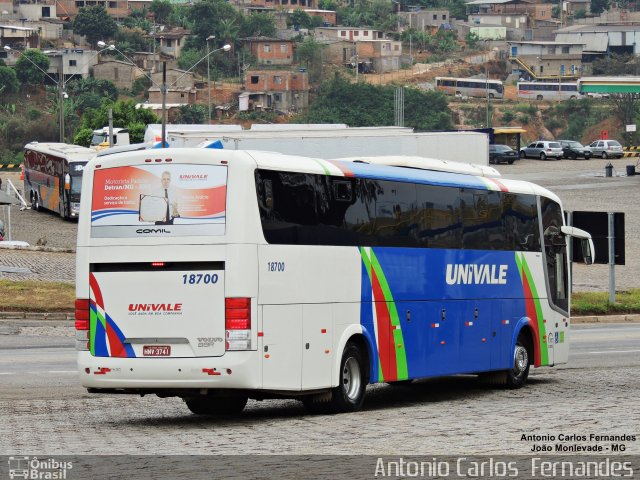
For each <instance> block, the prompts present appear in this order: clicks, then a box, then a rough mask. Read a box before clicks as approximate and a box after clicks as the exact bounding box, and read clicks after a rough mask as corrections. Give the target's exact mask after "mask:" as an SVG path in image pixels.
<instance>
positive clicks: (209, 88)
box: [207, 35, 216, 123]
mask: <svg viewBox="0 0 640 480" xmlns="http://www.w3.org/2000/svg"><path fill="white" fill-rule="evenodd" d="M215 38H216V36H215V35H209V36H208V37H207V95H208V104H209V117H208V118H209V121H208V122H207V123H211V69H210V68H209V40H214V39H215Z"/></svg>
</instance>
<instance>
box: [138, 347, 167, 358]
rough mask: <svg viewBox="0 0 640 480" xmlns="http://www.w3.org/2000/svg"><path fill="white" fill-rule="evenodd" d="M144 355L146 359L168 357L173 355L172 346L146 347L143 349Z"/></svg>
mask: <svg viewBox="0 0 640 480" xmlns="http://www.w3.org/2000/svg"><path fill="white" fill-rule="evenodd" d="M142 355H143V356H145V357H168V356H169V355H171V346H169V345H145V346H144V347H142Z"/></svg>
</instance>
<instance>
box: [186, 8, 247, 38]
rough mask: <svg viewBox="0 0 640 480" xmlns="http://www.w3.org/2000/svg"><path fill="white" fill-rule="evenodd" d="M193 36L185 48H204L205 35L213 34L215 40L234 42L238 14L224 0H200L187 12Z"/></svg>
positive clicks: (238, 22)
mask: <svg viewBox="0 0 640 480" xmlns="http://www.w3.org/2000/svg"><path fill="white" fill-rule="evenodd" d="M187 18H188V20H189V22H191V33H192V34H193V36H192V37H191V38H190V39H189V40H188V41H187V44H186V45H185V46H186V47H187V48H198V49H204V48H205V47H206V43H207V37H209V36H211V35H214V36H215V37H216V41H223V42H235V40H236V39H237V35H238V32H239V27H238V25H239V24H240V18H239V14H238V13H237V12H236V10H235V9H234V8H233V7H232V6H231V5H230V4H229V3H227V2H226V1H224V0H201V1H199V2H196V3H195V4H194V5H193V6H192V7H191V8H190V9H189V10H188V12H187ZM212 19H215V21H212Z"/></svg>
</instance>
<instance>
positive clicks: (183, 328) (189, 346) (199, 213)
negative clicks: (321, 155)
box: [76, 149, 592, 414]
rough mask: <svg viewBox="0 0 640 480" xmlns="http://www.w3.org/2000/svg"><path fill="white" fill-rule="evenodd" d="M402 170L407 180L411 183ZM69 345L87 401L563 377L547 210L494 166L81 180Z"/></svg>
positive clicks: (286, 165) (237, 157)
mask: <svg viewBox="0 0 640 480" xmlns="http://www.w3.org/2000/svg"><path fill="white" fill-rule="evenodd" d="M409 167H411V168H409ZM84 182H85V183H84V184H83V188H84V192H85V193H86V194H85V195H83V197H82V206H81V215H80V222H79V228H78V243H77V282H76V289H77V300H76V330H77V332H76V333H77V336H76V340H77V342H76V345H77V349H78V350H79V352H78V366H79V370H80V376H81V382H82V385H83V386H85V387H86V388H88V389H89V391H90V392H94V393H134V394H157V395H158V396H161V397H165V396H179V397H182V398H183V399H184V400H185V402H186V405H187V406H188V408H189V409H190V410H191V411H192V412H194V413H196V414H225V413H234V412H239V411H241V410H242V409H243V408H244V407H245V405H246V403H247V399H248V398H257V399H263V398H271V397H282V396H287V397H295V398H298V399H300V400H302V401H303V402H304V404H305V405H306V406H307V408H308V409H309V410H310V411H314V412H315V411H331V412H348V411H355V410H358V409H359V408H361V406H362V404H363V401H364V397H365V390H366V388H365V387H366V385H367V384H369V383H375V382H389V383H391V382H399V381H405V380H411V379H416V378H424V377H431V376H440V375H449V374H458V373H488V374H490V375H491V376H495V379H494V380H500V381H501V383H503V384H504V385H506V386H508V387H511V388H517V387H520V386H522V385H523V384H524V383H525V381H526V379H527V376H528V373H529V368H530V366H534V367H541V366H552V365H556V364H560V363H565V362H567V358H568V352H569V332H570V319H569V297H568V293H569V278H568V276H569V270H568V259H567V238H568V236H569V235H573V236H576V237H580V238H583V242H582V244H583V247H584V248H585V249H584V254H585V258H587V259H589V258H590V257H591V254H590V251H589V249H592V245H591V241H590V237H589V235H588V234H587V233H586V232H583V231H581V230H577V229H574V228H570V227H566V226H564V223H563V214H562V206H561V205H560V201H559V199H558V197H556V196H555V195H554V194H553V193H551V192H549V191H548V190H546V189H544V188H542V187H539V186H537V185H534V184H531V183H528V182H523V181H514V180H507V179H502V178H501V177H500V176H499V174H498V173H497V171H496V170H494V169H493V168H491V167H479V166H473V165H466V164H456V163H455V162H444V161H437V160H428V159H416V158H402V157H379V158H355V159H343V160H335V161H327V160H319V159H311V158H303V157H294V156H286V155H281V154H277V153H270V152H252V151H226V150H209V149H160V150H146V151H137V152H124V153H117V154H114V155H111V156H109V157H108V158H107V157H98V158H96V159H94V160H92V161H91V162H89V164H88V165H87V167H86V168H85V170H84Z"/></svg>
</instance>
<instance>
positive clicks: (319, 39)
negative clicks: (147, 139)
mask: <svg viewBox="0 0 640 480" xmlns="http://www.w3.org/2000/svg"><path fill="white" fill-rule="evenodd" d="M444 3H445V2H439V1H437V0H421V1H417V2H404V1H403V2H391V1H386V0H372V1H364V0H363V1H360V2H356V3H349V4H346V3H345V4H343V3H340V2H336V1H334V0H236V1H234V2H229V3H227V2H223V1H222V0H201V1H198V2H195V3H191V2H189V3H187V2H181V1H169V0H129V1H124V0H113V1H111V0H97V1H92V2H84V1H77V0H32V1H30V0H13V1H2V2H0V12H1V16H0V44H1V45H2V49H1V50H0V60H1V61H2V62H3V65H1V66H0V77H1V78H3V79H4V78H6V79H7V80H6V81H5V82H4V86H3V87H2V90H0V105H1V107H2V108H1V109H0V137H1V136H3V137H4V138H5V139H6V140H7V142H6V143H4V145H3V147H2V148H3V152H0V155H1V156H2V157H3V158H4V156H5V152H6V151H8V150H12V149H14V150H15V146H16V145H19V144H20V142H24V141H25V140H26V141H30V140H36V139H37V140H39V141H46V140H56V139H58V137H60V140H65V141H69V142H71V141H74V140H75V141H76V142H79V143H82V141H83V140H82V139H84V138H86V135H87V133H86V131H87V130H90V129H91V128H98V127H101V126H102V125H98V122H102V121H103V115H102V113H100V112H102V111H103V110H101V109H104V108H105V106H108V105H107V104H109V105H113V104H114V102H125V104H126V105H130V104H131V105H134V107H135V110H137V111H140V110H145V111H147V112H148V114H149V116H148V117H145V116H144V115H139V116H138V117H135V115H133V114H132V115H133V116H132V118H133V117H135V118H133V119H128V120H126V121H130V122H132V123H136V124H140V123H144V122H146V121H151V120H153V119H154V118H155V119H157V118H158V117H160V116H161V115H162V114H163V113H164V112H166V113H167V117H168V121H169V122H181V123H243V122H247V121H252V122H281V123H286V122H288V121H301V120H302V121H304V120H305V119H306V120H310V117H309V116H308V114H309V112H310V111H313V109H312V108H310V107H311V106H312V105H313V103H314V102H315V101H316V100H317V99H318V98H319V97H321V96H322V95H323V85H326V84H327V82H332V81H334V80H335V79H336V78H337V77H341V78H345V79H348V80H349V81H350V82H353V83H356V84H360V83H366V84H368V85H371V86H377V87H380V88H396V87H398V86H407V87H415V88H416V89H420V90H422V91H424V92H425V95H435V94H437V93H436V92H434V91H433V90H434V88H435V78H436V77H441V76H449V77H463V78H484V79H490V80H500V81H502V82H504V85H505V90H504V92H505V95H504V98H503V99H500V101H494V102H493V103H492V104H491V105H488V104H487V105H486V106H484V105H483V104H482V100H473V99H467V98H464V99H460V98H452V99H450V100H452V101H450V102H449V107H447V108H449V109H451V113H450V117H451V120H452V123H453V126H454V127H456V128H477V127H483V126H484V127H486V126H487V125H486V123H487V122H486V120H485V121H481V120H480V119H479V118H480V117H482V115H475V114H468V112H469V111H470V109H473V108H474V102H475V103H478V106H477V108H478V109H480V110H482V109H483V108H486V109H487V112H488V111H489V109H491V113H492V115H491V121H492V123H493V124H494V125H495V123H494V122H501V123H509V124H513V123H517V121H518V117H517V116H513V115H508V114H507V115H506V116H505V115H504V114H503V113H504V111H509V110H510V109H511V110H513V109H516V107H515V106H510V104H509V102H517V101H518V98H517V95H516V91H515V84H516V82H517V81H518V80H522V81H524V80H527V81H534V82H542V83H544V82H565V83H570V82H576V81H577V80H578V79H579V78H582V77H585V76H592V75H600V74H602V73H601V72H602V70H603V66H602V64H603V62H606V61H609V60H610V59H611V58H620V59H621V60H620V62H619V63H620V65H622V67H620V68H622V70H623V71H621V72H619V73H626V74H636V73H638V72H637V71H636V70H637V69H638V67H637V66H636V65H637V62H636V61H635V60H634V59H635V58H636V57H637V54H638V53H639V51H640V12H635V11H632V10H631V9H622V8H618V7H616V8H613V7H611V8H610V5H609V4H608V3H607V2H606V1H605V2H603V1H602V0H597V1H596V0H593V1H588V0H566V1H563V2H561V3H545V2H543V1H525V0H471V1H467V2H462V1H458V0H457V1H454V2H446V5H447V8H444V7H443V5H444ZM441 4H442V5H441ZM212 19H215V21H213V20H212ZM34 60H35V61H34ZM31 64H33V65H35V66H36V67H37V68H34V67H33V65H31ZM614 73H616V72H614ZM12 75H14V76H15V79H13V77H12ZM372 92H374V93H372V95H376V93H375V90H372ZM380 95H382V94H380ZM543 100H544V99H543ZM538 107H539V108H538V110H539V112H538V113H537V114H535V115H533V116H532V118H540V119H542V120H541V121H544V114H543V113H541V112H544V111H546V110H549V109H550V108H551V109H553V104H548V102H545V101H541V102H539V103H538ZM127 108H129V107H127ZM354 108H356V107H354ZM405 108H409V109H410V108H412V106H411V105H407V106H406V107H405ZM597 109H598V107H597V106H596V110H597ZM636 113H637V112H636ZM123 115H124V114H123ZM476 117H478V118H476ZM486 117H487V118H489V114H487V116H486ZM511 117H514V118H511ZM122 118H125V117H124V116H123V117H122ZM22 120H24V123H25V124H26V125H28V124H29V122H34V123H37V128H29V127H28V126H27V127H25V128H23V129H22V130H23V131H24V134H25V135H28V134H31V135H37V137H38V138H23V137H22V136H20V135H19V134H18V135H16V133H15V132H16V131H22V130H20V129H18V130H16V129H15V128H14V129H11V126H12V125H15V124H16V122H20V121H22ZM311 120H312V118H311ZM596 120H597V118H596V119H595V120H594V121H596ZM123 121H125V120H123ZM334 121H335V122H340V121H342V120H341V119H340V118H335V119H334ZM58 124H61V125H58ZM118 126H122V127H127V126H128V125H118ZM621 126H622V123H621V122H617V123H614V125H613V126H612V128H614V129H615V128H621ZM58 127H59V128H58ZM446 127H447V128H448V127H449V125H447V126H446ZM588 127H590V126H586V127H585V129H586V128H588ZM443 128H444V127H443ZM134 130H135V128H134ZM532 130H533V129H532ZM535 130H536V131H535V133H532V134H531V136H532V137H533V136H538V137H539V136H542V135H553V133H552V132H553V130H554V129H553V128H544V127H543V128H536V129H535ZM10 131H11V132H13V133H11V134H10V133H9V132H10ZM79 132H84V133H82V134H81V135H79ZM134 137H135V135H134ZM10 141H12V142H13V144H12V146H9V145H8V143H11V142H10Z"/></svg>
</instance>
